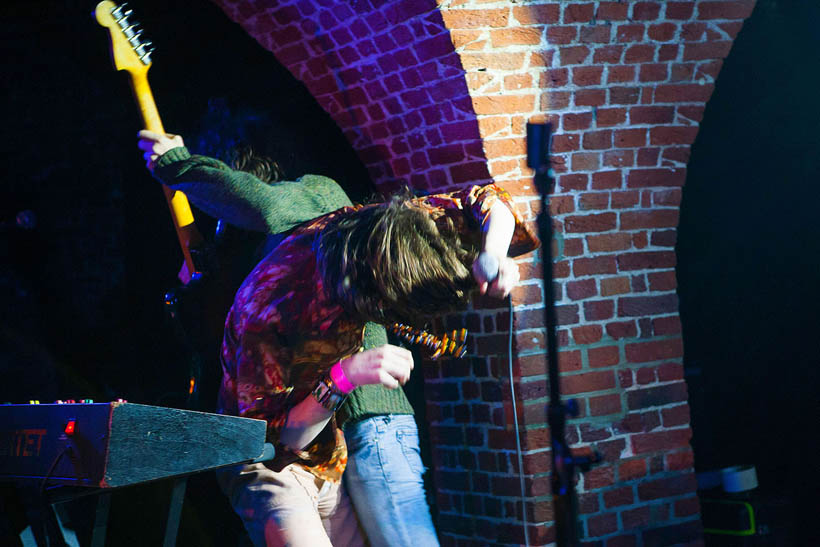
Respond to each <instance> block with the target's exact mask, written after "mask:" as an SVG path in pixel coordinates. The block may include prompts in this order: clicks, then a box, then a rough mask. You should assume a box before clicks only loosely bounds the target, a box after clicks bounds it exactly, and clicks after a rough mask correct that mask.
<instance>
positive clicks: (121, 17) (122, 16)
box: [111, 4, 134, 25]
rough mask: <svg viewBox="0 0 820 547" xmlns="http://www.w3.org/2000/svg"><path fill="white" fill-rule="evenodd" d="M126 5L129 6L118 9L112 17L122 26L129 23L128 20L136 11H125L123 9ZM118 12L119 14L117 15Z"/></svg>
mask: <svg viewBox="0 0 820 547" xmlns="http://www.w3.org/2000/svg"><path fill="white" fill-rule="evenodd" d="M126 5H127V4H123V5H122V6H120V7H118V8H117V9H116V10H114V11H112V12H111V15H113V16H114V19H115V20H116V22H117V23H120V24H121V25H122V24H123V23H127V22H128V21H127V20H128V18H129V17H131V15H132V14H133V13H134V11H133V10H130V9H128V10H125V11H123V9H122V8H124V7H125V6H126ZM117 12H119V13H117Z"/></svg>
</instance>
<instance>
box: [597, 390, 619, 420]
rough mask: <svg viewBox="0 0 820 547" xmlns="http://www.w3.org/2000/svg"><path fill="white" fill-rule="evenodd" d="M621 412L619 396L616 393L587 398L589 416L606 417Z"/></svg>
mask: <svg viewBox="0 0 820 547" xmlns="http://www.w3.org/2000/svg"><path fill="white" fill-rule="evenodd" d="M622 411H623V404H622V402H621V396H620V395H619V394H617V393H611V394H609V395H601V396H600V397H590V398H589V413H590V415H591V416H607V415H610V414H620V413H621V412H622Z"/></svg>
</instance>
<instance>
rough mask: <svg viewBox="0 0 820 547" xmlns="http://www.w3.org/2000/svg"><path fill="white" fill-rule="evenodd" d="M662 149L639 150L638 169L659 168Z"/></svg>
mask: <svg viewBox="0 0 820 547" xmlns="http://www.w3.org/2000/svg"><path fill="white" fill-rule="evenodd" d="M660 155H661V149H660V148H641V149H639V150H638V159H637V161H636V163H637V164H638V167H657V166H658V158H660Z"/></svg>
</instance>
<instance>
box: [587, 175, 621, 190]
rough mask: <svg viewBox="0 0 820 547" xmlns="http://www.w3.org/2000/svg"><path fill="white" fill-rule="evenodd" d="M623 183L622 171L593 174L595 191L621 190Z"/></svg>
mask: <svg viewBox="0 0 820 547" xmlns="http://www.w3.org/2000/svg"><path fill="white" fill-rule="evenodd" d="M622 183H623V181H622V176H621V171H620V170H613V171H598V172H596V173H593V174H592V189H593V190H608V189H612V188H620V187H621V185H622Z"/></svg>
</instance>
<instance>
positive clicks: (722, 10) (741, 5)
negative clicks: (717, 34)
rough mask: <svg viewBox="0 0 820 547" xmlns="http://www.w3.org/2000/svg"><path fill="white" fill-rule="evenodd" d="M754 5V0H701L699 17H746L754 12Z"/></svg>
mask: <svg viewBox="0 0 820 547" xmlns="http://www.w3.org/2000/svg"><path fill="white" fill-rule="evenodd" d="M754 6H755V2H754V0H743V1H738V2H727V1H726V0H720V1H718V2H701V3H700V4H698V19H707V20H708V19H745V18H746V17H749V15H751V14H752V8H754Z"/></svg>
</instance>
